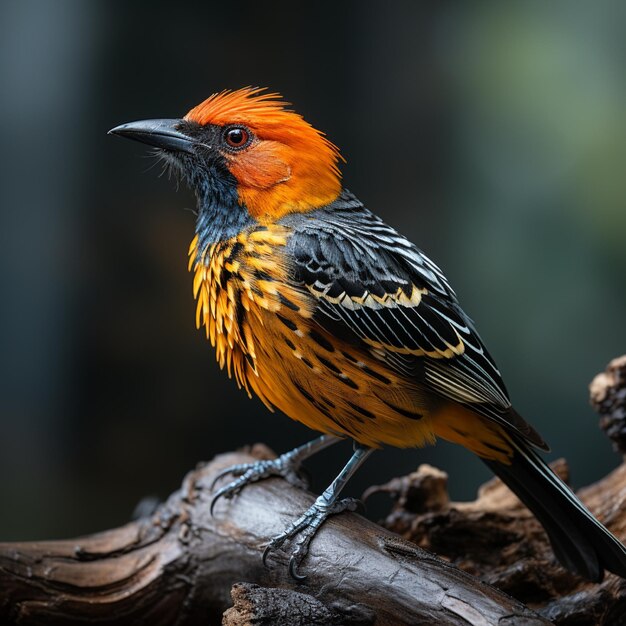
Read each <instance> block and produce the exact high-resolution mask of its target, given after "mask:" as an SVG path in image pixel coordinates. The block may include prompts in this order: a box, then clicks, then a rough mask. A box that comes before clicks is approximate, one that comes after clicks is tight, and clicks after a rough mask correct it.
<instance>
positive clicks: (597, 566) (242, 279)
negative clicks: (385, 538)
mask: <svg viewBox="0 0 626 626" xmlns="http://www.w3.org/2000/svg"><path fill="white" fill-rule="evenodd" d="M112 132H114V133H116V134H121V135H125V136H128V137H130V138H133V139H137V140H139V141H143V142H145V143H148V144H150V145H153V146H156V147H158V148H159V149H160V150H161V151H162V155H163V156H164V158H166V159H167V160H168V161H169V162H170V163H171V164H172V166H173V167H175V168H176V169H177V170H178V171H179V172H180V174H181V175H182V176H183V177H184V178H185V179H186V180H187V182H188V184H189V185H190V186H191V187H192V188H193V189H194V190H195V192H196V195H197V198H198V218H197V223H196V235H195V237H194V239H193V241H192V244H191V246H190V250H189V266H190V269H191V270H192V271H193V273H194V281H193V289H194V294H195V296H196V298H197V324H198V326H199V327H204V329H205V331H206V334H207V336H208V338H209V339H210V341H211V343H212V345H213V346H214V347H215V349H216V354H217V359H218V361H219V363H220V365H221V366H222V367H223V368H226V369H227V371H228V373H229V375H231V376H233V377H234V378H235V379H236V381H237V383H238V384H239V385H240V386H241V387H243V388H244V389H246V390H247V391H248V393H249V394H251V395H252V394H255V395H257V396H258V397H259V398H260V399H261V400H262V401H263V402H264V403H265V405H266V406H267V407H268V408H270V409H272V410H273V409H275V408H276V409H279V410H281V411H283V412H284V413H286V414H287V415H288V416H289V417H291V418H293V419H295V420H298V421H300V422H302V423H304V424H306V425H307V426H309V427H310V428H312V429H314V430H316V431H319V432H321V433H323V434H324V435H323V436H322V437H321V438H320V439H318V440H316V441H315V442H313V443H312V444H310V445H309V446H302V447H301V448H298V449H296V450H295V451H293V452H291V453H287V454H286V455H282V456H281V457H279V459H278V460H277V461H276V462H270V463H268V462H265V463H264V464H259V465H257V466H254V465H251V466H244V467H237V468H233V473H234V474H235V475H237V476H239V478H238V479H237V480H235V481H234V482H233V483H230V484H229V485H227V486H226V487H223V488H222V489H221V490H220V491H219V492H218V497H219V496H220V495H226V496H232V495H234V494H235V493H236V492H237V491H238V490H239V489H241V488H242V487H243V486H244V485H245V484H246V483H247V482H250V481H252V480H258V479H259V478H263V477H265V476H267V475H272V474H279V473H286V472H287V470H292V469H293V468H294V467H297V465H298V464H299V463H300V462H301V461H302V459H304V458H306V457H307V456H309V455H310V454H312V453H314V452H316V451H317V450H318V449H321V448H323V447H325V446H327V445H330V444H331V443H333V442H334V441H336V440H338V438H351V439H353V440H354V441H355V444H356V446H357V448H356V452H355V455H354V457H353V459H351V461H350V462H349V463H348V465H346V468H344V470H343V472H342V473H341V474H340V476H339V478H338V480H337V481H335V483H334V484H333V485H331V487H329V489H327V490H326V491H325V492H324V494H322V496H320V497H319V498H318V500H317V501H316V503H315V504H314V505H313V507H311V509H309V511H307V512H306V513H305V514H304V515H303V516H302V518H300V520H298V522H296V523H295V524H294V525H292V526H291V527H290V528H289V529H287V530H286V531H285V533H283V534H282V535H280V536H279V537H277V538H274V540H272V542H270V548H276V547H279V546H280V545H282V543H283V542H284V541H285V540H287V539H291V538H294V537H296V536H297V535H300V539H299V540H298V541H297V550H296V552H295V553H294V559H292V565H293V568H292V573H294V574H295V572H296V569H295V568H296V567H297V565H298V564H299V563H300V561H301V560H302V559H303V558H304V556H305V555H306V551H307V549H308V543H309V541H310V540H311V538H312V536H313V534H314V533H315V531H316V530H317V528H318V527H319V525H320V524H321V523H322V522H323V520H324V519H325V518H326V517H327V516H328V515H329V514H332V513H335V512H338V511H340V510H343V509H344V508H346V507H348V508H349V507H350V503H348V504H342V502H345V501H338V500H337V496H338V494H339V491H340V490H341V487H342V486H343V484H344V483H345V481H346V480H347V479H348V478H349V477H350V475H351V474H352V473H353V472H354V470H355V469H356V468H357V467H358V465H359V464H360V463H361V462H362V461H363V460H364V459H365V458H366V457H367V456H368V455H369V454H370V452H371V450H373V449H375V448H378V447H380V446H382V445H385V444H388V445H391V446H396V447H415V446H423V445H425V444H432V443H434V442H435V441H436V439H437V438H442V439H446V440H449V441H453V442H455V443H459V444H461V445H463V446H464V447H466V448H468V449H469V450H471V451H472V452H474V453H476V454H477V455H478V456H479V457H481V458H482V459H483V460H484V461H485V462H486V463H487V464H488V465H489V466H490V467H491V469H492V470H493V471H494V472H495V473H496V474H498V475H499V476H500V477H501V478H502V479H503V480H504V481H505V482H506V483H507V484H508V485H509V486H510V487H511V488H512V489H513V490H514V491H515V493H516V494H517V495H518V496H519V497H520V499H521V500H522V501H523V502H525V503H526V504H527V506H528V507H529V508H530V509H531V510H532V511H533V512H534V513H535V515H536V516H537V518H538V519H539V520H540V521H541V523H542V524H543V526H544V527H545V529H546V532H547V533H548V535H549V537H550V540H551V542H552V545H553V547H554V550H555V553H556V555H557V557H558V558H559V560H560V561H561V562H562V563H563V564H564V565H565V566H566V567H568V568H570V569H571V570H573V571H574V572H577V573H578V574H580V575H582V576H585V577H587V578H589V579H591V580H600V579H601V578H602V575H603V572H604V569H605V568H606V569H609V570H611V571H613V572H615V573H617V574H619V575H621V576H626V549H625V548H624V546H623V545H622V544H621V543H620V542H619V541H618V540H617V539H616V538H615V537H614V536H613V535H611V534H610V533H609V532H608V531H607V530H606V529H605V528H604V527H603V526H602V525H601V524H600V523H599V522H598V521H597V520H595V518H593V516H592V515H591V514H590V513H589V512H588V511H587V510H586V509H585V508H584V506H583V505H582V504H581V503H580V502H579V501H578V499H577V498H576V497H575V496H574V494H573V493H572V492H571V491H570V490H569V489H568V488H567V487H566V486H565V485H564V484H563V483H562V482H561V481H560V480H559V479H558V478H557V477H556V476H555V475H554V473H553V472H552V471H551V470H550V469H549V468H548V466H547V465H546V464H545V462H544V461H543V460H542V459H541V458H540V457H539V455H538V454H537V453H536V452H535V451H534V450H533V448H540V449H547V446H546V444H545V442H544V441H543V439H542V438H541V437H540V436H539V434H538V433H537V432H536V431H535V430H534V429H533V428H532V427H531V426H530V425H529V424H528V423H527V422H526V421H524V420H523V419H522V418H521V417H520V416H519V415H518V414H517V412H516V411H515V410H514V409H513V407H512V406H511V402H510V400H509V397H508V393H507V391H506V388H505V386H504V383H503V382H502V379H501V376H500V373H499V371H498V369H497V367H496V365H495V363H494V361H493V359H492V358H491V357H490V355H489V353H488V352H487V350H486V348H485V346H484V345H483V343H482V341H481V339H480V337H479V336H478V334H477V332H476V330H475V328H474V325H473V323H472V321H471V320H470V318H469V317H468V316H467V315H466V314H465V313H464V311H463V309H462V308H461V306H460V305H459V302H458V300H457V297H456V295H455V294H454V291H453V290H452V288H451V287H450V285H449V284H448V281H447V280H446V278H445V276H444V275H443V273H442V272H441V270H440V269H439V268H438V267H437V266H436V265H435V264H434V263H433V262H432V261H431V260H430V259H429V258H428V257H427V256H426V255H424V254H423V253H422V252H421V251H420V250H419V249H418V248H417V247H416V246H415V245H414V244H412V243H411V242H410V241H409V240H408V239H406V238H405V237H404V236H402V235H400V234H399V233H398V232H396V231H395V230H394V229H393V228H391V227H390V226H388V225H387V224H385V223H384V222H383V221H382V220H381V219H380V218H379V217H377V216H376V215H375V214H373V213H371V212H370V211H369V210H368V209H366V208H365V207H364V206H363V204H362V203H361V202H360V201H359V200H358V199H357V198H356V197H355V196H354V195H353V194H351V193H350V192H349V191H348V190H346V189H345V188H343V186H342V184H341V175H340V171H339V167H338V164H339V161H340V158H341V157H340V154H339V151H338V149H337V148H336V147H335V146H334V145H333V144H332V143H331V142H330V141H329V140H328V139H326V138H325V136H324V135H323V134H322V133H320V132H319V131H317V130H316V129H314V128H313V127H312V126H311V125H310V124H308V123H307V122H306V121H305V120H304V119H303V118H302V117H301V116H299V115H298V114H297V113H295V112H293V111H291V110H290V109H289V108H288V106H287V105H286V103H284V102H283V101H282V100H281V99H280V97H279V96H278V95H276V94H269V93H265V92H264V91H263V90H259V89H251V88H247V89H242V90H238V91H233V92H230V91H225V92H222V93H220V94H215V95H213V96H211V97H210V98H208V99H207V100H206V101H205V102H203V103H202V104H200V105H199V106H197V107H195V108H194V109H192V110H191V111H190V112H189V113H188V114H187V115H186V116H185V117H184V118H183V119H180V120H178V119H177V120H150V121H147V122H136V123H132V124H126V125H122V126H120V127H117V128H116V129H114V130H113V131H112Z"/></svg>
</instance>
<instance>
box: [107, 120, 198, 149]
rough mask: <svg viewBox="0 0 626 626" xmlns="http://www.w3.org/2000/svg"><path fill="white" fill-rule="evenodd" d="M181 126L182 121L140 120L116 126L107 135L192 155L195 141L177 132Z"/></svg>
mask: <svg viewBox="0 0 626 626" xmlns="http://www.w3.org/2000/svg"><path fill="white" fill-rule="evenodd" d="M181 124H184V122H183V120H142V121H141V122H130V123H129V124H121V125H120V126H116V127H115V128H112V129H111V130H110V131H109V135H120V136H122V137H128V138H129V139H134V140H135V141H140V142H141V143H147V144H148V145H149V146H154V147H155V148H163V149H165V150H172V151H174V152H189V153H193V146H194V143H195V141H194V140H193V139H192V138H191V137H189V136H188V135H185V133H183V132H181V131H180V130H178V128H179V127H180V125H181Z"/></svg>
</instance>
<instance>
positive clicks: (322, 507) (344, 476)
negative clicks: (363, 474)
mask: <svg viewBox="0 0 626 626" xmlns="http://www.w3.org/2000/svg"><path fill="white" fill-rule="evenodd" d="M373 451H374V450H373V448H366V447H365V446H356V445H355V449H354V454H353V455H352V457H350V460H349V461H348V462H347V463H346V466H345V467H344V468H343V469H342V470H341V472H340V473H339V475H338V476H337V478H335V480H333V482H332V483H331V484H330V486H329V487H328V488H327V489H326V490H325V491H324V493H323V494H322V495H321V496H320V497H319V498H317V500H315V502H314V503H313V505H312V506H311V507H310V508H309V509H308V510H307V511H305V513H304V514H303V515H301V516H300V517H299V518H298V519H297V520H296V521H295V522H293V523H292V524H291V525H290V526H289V527H288V528H286V529H285V530H284V531H283V532H282V533H281V534H280V535H277V536H276V537H274V538H273V539H271V540H270V542H269V544H268V545H267V547H266V548H265V552H264V553H263V563H266V560H267V557H268V555H269V553H270V552H271V551H272V550H276V549H277V548H280V547H281V546H282V545H283V543H285V541H287V540H288V539H292V538H293V537H295V536H296V535H299V538H298V540H297V541H296V542H295V545H296V549H295V550H294V552H293V553H292V555H291V559H290V560H289V573H290V574H291V576H292V577H293V578H295V579H296V580H304V579H305V578H306V576H302V575H300V574H299V573H298V567H299V566H300V563H302V561H303V560H304V558H305V557H306V555H307V554H308V552H309V545H310V543H311V541H312V539H313V537H314V536H315V533H316V532H317V531H318V529H319V527H320V526H321V525H322V524H323V523H324V521H325V520H326V518H327V517H329V516H330V515H335V514H336V513H341V512H342V511H346V510H348V511H355V510H356V509H357V507H358V505H359V501H358V500H356V499H355V498H344V499H343V500H337V498H338V497H339V494H340V493H341V490H342V489H343V488H344V486H345V484H346V483H347V482H348V481H349V480H350V478H351V477H352V474H354V472H356V470H357V469H358V468H359V467H360V466H361V464H362V463H363V462H364V461H365V459H367V457H368V456H369V455H370V454H371V453H372V452H373Z"/></svg>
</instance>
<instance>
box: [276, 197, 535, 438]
mask: <svg viewBox="0 0 626 626" xmlns="http://www.w3.org/2000/svg"><path fill="white" fill-rule="evenodd" d="M283 221H284V222H285V224H286V225H287V226H289V227H290V228H291V229H292V231H293V234H292V236H291V238H290V240H289V242H288V249H289V253H290V254H291V258H292V259H294V268H293V279H294V280H295V281H296V282H297V283H298V284H299V285H301V286H302V287H303V288H306V289H307V290H308V291H309V292H310V293H311V294H312V296H313V297H314V298H315V299H316V301H317V308H316V310H315V311H314V316H313V317H314V319H315V320H316V321H317V322H318V323H319V324H320V325H321V326H322V327H324V328H326V329H327V330H329V331H330V332H332V333H333V334H335V336H338V337H339V338H341V339H343V340H344V341H347V342H348V343H350V344H353V345H355V344H361V345H362V346H363V349H365V350H369V351H370V352H371V353H372V354H374V356H376V357H377V358H381V359H383V360H385V362H386V363H387V364H388V365H389V366H390V367H392V368H393V369H394V370H396V371H397V372H398V373H400V374H402V375H404V376H411V377H413V378H416V379H417V380H415V382H418V383H419V384H422V385H426V386H427V387H428V388H429V389H431V391H433V392H434V393H436V394H438V395H440V396H442V397H443V398H445V399H449V400H454V401H455V402H459V403H461V404H463V405H466V406H469V407H470V408H472V409H473V410H475V411H476V412H478V413H480V414H482V415H484V416H486V417H488V418H490V419H493V420H494V421H497V422H498V423H501V424H503V425H505V426H507V427H508V428H512V429H514V430H516V431H517V432H518V433H520V434H521V435H523V436H524V437H525V438H526V439H527V440H529V441H530V442H531V443H534V444H535V445H538V446H540V447H543V446H545V444H544V442H543V440H542V439H541V437H539V435H537V434H536V433H535V431H534V430H533V429H532V428H531V427H530V426H528V425H527V424H526V423H525V422H524V421H523V420H522V418H521V417H519V416H518V415H517V414H516V413H515V412H514V411H513V410H512V409H511V403H510V401H509V398H508V393H507V391H506V388H505V386H504V383H503V382H502V379H501V376H500V372H499V371H498V369H497V367H496V365H495V363H494V362H493V360H492V359H491V357H490V356H489V354H488V353H487V351H486V349H485V348H484V346H483V344H482V341H481V339H480V337H479V336H478V334H477V333H476V331H475V330H474V328H473V324H472V321H471V320H470V318H469V317H468V316H467V315H466V314H465V313H464V312H463V310H462V309H461V307H460V305H459V303H458V301H457V298H456V295H455V293H454V291H453V290H452V288H451V287H450V285H449V284H448V281H447V280H446V278H445V276H444V275H443V273H442V272H441V270H440V269H439V268H438V267H437V266H436V265H435V264H434V263H433V262H432V261H431V260H430V259H429V258H428V257H426V255H424V254H423V253H422V252H421V251H420V250H418V249H417V248H416V247H415V246H414V245H413V244H411V243H410V242H409V241H408V240H407V239H406V238H405V237H403V236H402V235H400V234H398V233H397V232H396V231H395V230H394V229H392V228H391V227H390V226H387V225H386V224H385V223H384V222H382V221H381V220H380V219H379V218H378V217H376V216H375V215H373V214H372V213H370V212H369V211H367V209H365V208H364V207H363V206H362V205H361V203H360V202H359V201H358V200H357V199H356V198H355V197H354V196H352V195H351V194H350V193H349V192H347V191H344V192H343V193H342V195H341V196H340V198H339V199H338V200H337V201H335V202H334V203H333V204H331V205H329V206H328V207H325V208H323V209H318V210H317V211H313V212H311V213H308V214H307V215H306V216H303V215H295V214H294V215H290V216H287V217H286V218H284V220H283Z"/></svg>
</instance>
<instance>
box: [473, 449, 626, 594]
mask: <svg viewBox="0 0 626 626" xmlns="http://www.w3.org/2000/svg"><path fill="white" fill-rule="evenodd" d="M512 443H513V447H514V449H515V454H514V456H513V459H512V463H511V465H504V464H502V463H498V462H497V461H487V460H485V459H483V461H484V462H485V463H486V464H487V465H488V466H489V467H490V468H491V470H492V471H493V472H494V473H495V474H496V475H497V476H498V477H499V478H500V479H502V481H503V482H504V483H506V485H507V486H508V487H509V488H510V489H511V490H512V491H513V492H514V493H515V494H516V495H517V497H518V498H519V499H520V500H521V501H522V502H523V503H524V504H525V505H526V506H527V507H528V508H529V509H530V510H531V511H532V512H533V514H534V515H535V517H536V518H537V519H538V520H539V521H540V522H541V524H542V526H543V527H544V529H545V531H546V533H547V534H548V537H549V538H550V543H551V544H552V549H553V550H554V554H555V555H556V557H557V558H558V559H559V561H560V562H561V563H562V564H563V565H564V566H565V567H566V568H567V569H569V570H571V571H572V572H574V573H576V574H578V575H580V576H583V577H584V578H587V579H588V580H591V581H593V582H600V581H601V580H602V578H603V576H604V570H605V569H608V570H609V571H611V572H614V573H615V574H617V575H618V576H621V577H623V578H626V548H625V547H624V546H623V545H622V544H621V543H620V541H619V540H618V539H617V538H616V537H614V536H613V535H612V534H611V533H610V532H609V531H608V530H607V529H606V528H605V527H604V526H603V525H602V524H601V523H600V522H599V521H598V520H597V519H596V518H595V517H594V516H593V515H592V514H591V513H590V512H589V511H588V510H587V509H586V508H585V506H584V505H583V504H582V502H581V501H580V500H579V499H578V498H577V497H576V496H575V495H574V493H573V492H572V491H571V490H570V489H569V487H567V485H566V484H565V483H564V482H563V481H562V480H561V479H560V478H559V477H558V476H557V475H556V474H555V473H554V472H553V471H552V470H551V469H550V468H549V467H548V465H547V464H546V463H545V462H544V461H543V460H542V459H541V458H540V457H539V456H538V455H537V454H536V453H535V452H534V451H533V450H531V449H530V448H529V447H528V446H527V445H526V444H525V443H524V442H522V441H520V440H519V439H517V438H515V439H514V440H513V441H512Z"/></svg>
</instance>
